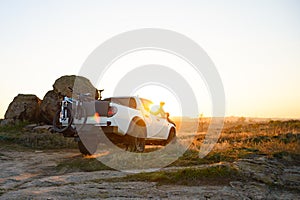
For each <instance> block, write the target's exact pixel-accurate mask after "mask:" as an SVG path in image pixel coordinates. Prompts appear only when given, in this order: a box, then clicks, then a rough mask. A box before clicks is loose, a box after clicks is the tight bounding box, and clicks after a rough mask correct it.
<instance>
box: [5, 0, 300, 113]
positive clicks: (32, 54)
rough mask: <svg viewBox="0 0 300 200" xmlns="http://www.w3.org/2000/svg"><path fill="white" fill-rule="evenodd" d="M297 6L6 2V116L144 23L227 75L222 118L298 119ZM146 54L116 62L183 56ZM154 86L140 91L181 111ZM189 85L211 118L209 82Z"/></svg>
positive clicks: (258, 1)
mask: <svg viewBox="0 0 300 200" xmlns="http://www.w3.org/2000/svg"><path fill="white" fill-rule="evenodd" d="M299 10H300V2H299V1H297V0H244V1H238V0H226V1H221V0H218V1H217V0H212V1H199V0H195V1H193V0H188V1H178V0H172V1H168V0H165V1H158V0H153V1H143V0H136V1H134V0H127V1H121V0H119V1H118V0H109V1H104V0H103V1H96V0H95V1H93V0H89V1H83V0H82V1H78V0H72V1H71V0H62V1H58V0H51V1H50V0H49V1H46V0H27V1H22V0H19V1H17V0H11V1H8V0H7V1H5V0H0V69H1V73H0V92H1V98H0V118H3V117H4V114H5V111H6V109H7V107H8V105H9V103H10V102H11V101H12V100H13V98H14V97H15V96H16V95H17V94H19V93H23V94H36V95H37V96H38V97H39V98H41V99H42V98H43V96H44V95H45V94H46V92H47V91H49V90H51V89H52V85H53V83H54V81H55V80H56V79H57V78H59V77H60V76H62V75H67V74H78V72H79V71H80V69H81V67H82V64H83V63H84V62H85V60H86V59H87V57H88V56H89V55H90V54H91V52H93V50H94V49H95V48H97V47H98V46H99V45H100V44H102V43H103V42H105V41H106V40H108V39H110V38H111V37H113V36H115V35H118V34H120V33H123V32H126V31H130V30H135V29H141V28H162V29H168V30H172V31H176V32H178V33H181V34H183V35H185V36H187V37H188V38H190V39H192V40H193V41H195V42H196V43H197V44H199V45H200V46H201V47H202V48H203V49H204V50H205V51H206V53H207V54H208V56H209V57H210V58H211V59H212V61H213V62H214V64H215V66H216V68H217V70H218V72H219V74H220V77H221V79H222V82H223V86H224V91H225V95H226V116H247V117H268V118H271V117H274V118H275V117H282V118H286V117H288V118H300V105H299V102H300V92H299V86H300V78H299V75H300V37H299V35H300V20H299V19H300V12H299ZM140 53H141V54H143V53H144V54H145V53H147V52H140ZM150 54H151V53H150ZM156 54H157V55H156ZM144 56H145V55H144ZM146 57H147V58H148V60H147V59H141V58H143V57H139V56H138V55H135V56H134V55H133V56H132V57H130V55H129V58H127V59H128V60H130V61H128V60H127V61H128V62H127V63H126V62H125V61H124V59H125V60H126V58H124V59H123V61H122V60H120V61H118V62H119V65H118V62H116V63H115V68H117V67H118V66H121V65H120V63H122V62H123V65H124V66H125V65H127V66H130V65H131V66H132V65H136V64H137V63H139V64H149V63H155V64H160V63H165V64H168V65H172V64H174V63H175V64H174V65H176V63H180V62H181V61H178V58H175V57H174V56H173V57H172V58H169V59H167V58H166V57H168V56H167V55H163V53H157V52H156V53H152V54H151V56H146ZM138 58H139V59H138ZM149 58H150V59H149ZM151 58H152V59H153V60H151ZM141 61H143V63H142V62H141ZM182 68H184V64H182ZM184 69H185V68H184ZM186 78H187V79H189V80H190V79H191V78H189V76H187V77H186ZM110 81H111V82H109V81H105V80H103V81H100V82H99V84H100V85H97V87H98V88H104V89H105V93H104V96H105V95H107V96H109V95H111V94H112V91H113V88H112V85H113V82H112V81H114V80H111V79H110ZM196 81H197V80H196ZM198 86H199V87H198ZM155 87H156V88H155ZM155 87H152V88H151V87H144V88H140V89H139V91H135V94H139V95H149V91H152V92H153V91H156V92H157V93H156V94H152V96H151V95H149V98H151V97H152V98H154V99H155V101H159V100H160V97H161V99H162V100H164V101H166V109H168V110H170V113H171V114H173V115H180V113H181V111H180V105H179V102H178V101H177V100H176V94H175V95H174V94H172V93H171V92H170V91H166V90H165V88H160V89H157V86H155ZM192 87H193V89H194V91H195V92H196V96H198V97H199V99H202V101H199V107H198V110H197V112H199V113H203V114H204V116H210V115H211V110H212V105H211V103H210V99H209V98H210V95H209V92H208V91H207V88H205V84H204V83H203V80H201V78H200V80H198V82H197V83H196V84H194V85H193V86H192ZM154 89H155V90H154ZM150 93H151V92H150ZM202 97H203V98H202ZM174 102H175V103H174ZM172 112H173V113H172ZM196 114H197V113H196Z"/></svg>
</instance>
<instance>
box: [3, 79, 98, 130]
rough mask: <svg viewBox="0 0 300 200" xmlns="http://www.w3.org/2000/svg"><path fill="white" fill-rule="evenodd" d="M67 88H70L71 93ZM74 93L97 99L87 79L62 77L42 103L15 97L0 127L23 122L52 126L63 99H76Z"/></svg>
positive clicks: (33, 98)
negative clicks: (89, 95) (65, 97)
mask: <svg viewBox="0 0 300 200" xmlns="http://www.w3.org/2000/svg"><path fill="white" fill-rule="evenodd" d="M69 88H72V89H73V92H72V91H71V90H70V89H69ZM73 93H74V94H75V95H73ZM76 93H90V94H91V97H92V98H93V97H95V99H98V97H99V94H98V90H97V89H96V88H95V87H94V86H93V85H92V83H91V82H90V81H89V80H88V79H87V78H85V77H82V76H75V75H66V76H62V77H60V78H58V79H57V80H56V81H55V82H54V84H53V90H50V91H48V92H47V93H46V94H45V96H44V98H43V100H42V101H41V100H40V99H39V98H38V97H37V96H35V95H27V94H19V95H18V96H17V97H15V98H14V100H13V101H12V102H11V103H10V105H9V107H8V109H7V111H6V114H5V119H4V120H3V121H1V125H8V124H16V123H17V122H18V121H24V120H26V121H30V122H36V123H39V122H44V123H46V124H52V122H53V118H54V115H55V113H56V111H57V110H58V109H59V107H60V102H61V100H62V99H63V97H64V96H68V97H73V98H77V96H76Z"/></svg>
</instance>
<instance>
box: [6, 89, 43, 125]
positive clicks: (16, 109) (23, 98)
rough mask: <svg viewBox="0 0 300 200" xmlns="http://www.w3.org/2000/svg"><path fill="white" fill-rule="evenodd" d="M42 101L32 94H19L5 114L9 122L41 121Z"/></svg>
mask: <svg viewBox="0 0 300 200" xmlns="http://www.w3.org/2000/svg"><path fill="white" fill-rule="evenodd" d="M40 104H41V100H40V99H39V98H38V97H37V96H36V95H32V94H18V96H16V97H15V98H14V100H13V101H12V102H11V103H10V104H9V106H8V109H7V110H6V113H5V119H6V120H7V121H12V120H14V121H16V120H20V121H25V120H26V121H31V122H36V121H39V113H40V112H39V108H40Z"/></svg>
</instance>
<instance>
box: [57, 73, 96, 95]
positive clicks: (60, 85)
mask: <svg viewBox="0 0 300 200" xmlns="http://www.w3.org/2000/svg"><path fill="white" fill-rule="evenodd" d="M69 87H70V88H73V91H74V93H90V94H91V95H92V97H95V99H98V90H97V89H96V88H95V87H94V86H93V85H92V83H91V82H90V81H89V79H87V78H85V77H82V76H75V75H68V76H62V77H60V78H59V79H57V80H56V81H55V82H54V84H53V90H54V92H55V93H56V94H58V95H59V96H60V97H63V96H68V97H72V92H71V91H70V89H69ZM75 95H76V94H75ZM74 97H76V96H74Z"/></svg>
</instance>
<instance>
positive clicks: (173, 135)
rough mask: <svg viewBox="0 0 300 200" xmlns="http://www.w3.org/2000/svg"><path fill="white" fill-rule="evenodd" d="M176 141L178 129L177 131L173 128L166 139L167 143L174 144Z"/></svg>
mask: <svg viewBox="0 0 300 200" xmlns="http://www.w3.org/2000/svg"><path fill="white" fill-rule="evenodd" d="M175 142H176V131H175V129H173V128H172V129H171V130H170V132H169V136H168V139H167V141H166V145H167V144H169V143H172V144H174V143H175Z"/></svg>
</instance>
